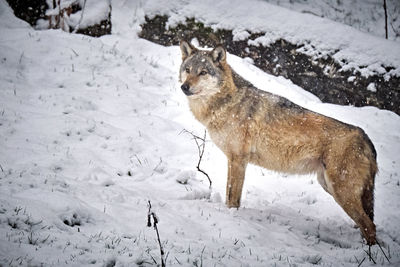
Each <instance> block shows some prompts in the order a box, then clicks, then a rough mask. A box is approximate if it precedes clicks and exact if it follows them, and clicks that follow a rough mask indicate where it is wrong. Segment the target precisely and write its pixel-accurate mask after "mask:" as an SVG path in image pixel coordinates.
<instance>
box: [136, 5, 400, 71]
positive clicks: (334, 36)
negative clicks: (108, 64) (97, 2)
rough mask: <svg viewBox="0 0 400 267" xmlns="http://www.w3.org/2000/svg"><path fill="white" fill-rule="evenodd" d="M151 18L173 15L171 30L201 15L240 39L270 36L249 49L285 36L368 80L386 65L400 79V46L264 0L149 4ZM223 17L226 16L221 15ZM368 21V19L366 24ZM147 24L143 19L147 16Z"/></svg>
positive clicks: (170, 16) (146, 11)
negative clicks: (248, 35) (247, 33)
mask: <svg viewBox="0 0 400 267" xmlns="http://www.w3.org/2000/svg"><path fill="white" fill-rule="evenodd" d="M143 9H144V10H145V13H146V14H147V15H149V16H150V17H151V16H155V15H159V14H165V15H168V16H169V19H168V23H167V25H166V27H167V28H168V27H171V26H176V25H177V24H178V23H180V22H184V21H185V20H186V18H192V17H195V18H196V19H197V20H198V21H200V22H203V23H204V24H205V25H208V26H210V27H212V28H213V29H215V30H216V29H239V30H236V31H235V32H234V33H235V35H234V37H233V38H234V39H235V40H241V39H242V38H243V31H245V30H247V31H250V32H253V33H259V32H265V33H266V34H265V35H264V36H261V37H258V38H257V39H255V40H249V41H248V44H249V45H259V44H261V45H264V46H267V45H269V44H271V43H273V42H275V41H277V40H279V39H281V38H284V39H285V40H287V41H289V42H291V43H294V44H297V45H303V47H301V48H300V50H299V51H301V52H303V53H305V54H308V55H310V56H313V57H324V56H326V55H330V56H332V57H333V58H334V59H335V60H336V61H337V62H338V63H339V64H340V65H341V66H342V69H341V70H343V71H347V70H352V71H355V72H360V73H361V74H362V75H363V76H366V77H368V76H370V75H374V74H382V70H384V69H383V67H382V66H390V67H393V68H394V69H392V70H391V71H390V72H389V73H388V75H389V76H390V77H391V76H397V77H398V76H399V75H400V43H399V42H395V41H391V40H385V39H383V38H380V37H377V36H373V35H370V34H367V33H365V32H361V31H359V30H357V29H355V28H352V27H350V26H347V25H343V24H340V23H337V22H334V21H332V20H329V19H327V18H320V17H317V16H315V15H312V14H309V13H299V12H296V11H293V10H289V9H286V8H283V7H280V6H275V5H272V4H269V3H266V2H265V1H261V0H249V1H241V0H232V1H228V0H221V1H218V3H215V1H214V0H204V1H186V0H172V1H169V2H168V6H166V5H165V4H164V1H162V0H151V1H146V2H145V3H144V4H143ZM221 13H223V14H224V15H223V16H221ZM367 19H368V17H367V16H365V20H367ZM142 21H143V18H142Z"/></svg>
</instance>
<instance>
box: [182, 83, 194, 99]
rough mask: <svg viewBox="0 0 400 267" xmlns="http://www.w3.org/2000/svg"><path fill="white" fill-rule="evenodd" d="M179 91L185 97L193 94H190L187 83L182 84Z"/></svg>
mask: <svg viewBox="0 0 400 267" xmlns="http://www.w3.org/2000/svg"><path fill="white" fill-rule="evenodd" d="M181 89H182V91H183V92H184V93H185V95H187V96H189V95H193V93H192V92H190V86H189V85H188V84H187V83H184V84H182V86H181Z"/></svg>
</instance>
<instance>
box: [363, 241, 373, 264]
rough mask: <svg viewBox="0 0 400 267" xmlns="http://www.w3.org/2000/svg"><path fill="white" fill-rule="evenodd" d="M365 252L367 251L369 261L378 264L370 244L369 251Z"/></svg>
mask: <svg viewBox="0 0 400 267" xmlns="http://www.w3.org/2000/svg"><path fill="white" fill-rule="evenodd" d="M364 251H365V253H367V255H368V258H369V261H372V262H373V263H374V264H376V261H375V260H374V258H373V257H372V253H371V246H370V245H368V251H367V250H364Z"/></svg>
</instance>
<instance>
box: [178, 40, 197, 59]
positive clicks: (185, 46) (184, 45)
mask: <svg viewBox="0 0 400 267" xmlns="http://www.w3.org/2000/svg"><path fill="white" fill-rule="evenodd" d="M180 47H181V52H182V60H184V59H185V58H187V57H188V56H190V55H191V54H193V52H194V51H195V50H196V48H195V47H194V46H192V45H191V44H190V43H188V42H186V41H184V40H182V41H181V43H180Z"/></svg>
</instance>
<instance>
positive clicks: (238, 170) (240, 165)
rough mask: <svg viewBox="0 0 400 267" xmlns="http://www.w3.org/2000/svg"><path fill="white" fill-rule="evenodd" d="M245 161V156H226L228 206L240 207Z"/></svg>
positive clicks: (246, 161)
mask: <svg viewBox="0 0 400 267" xmlns="http://www.w3.org/2000/svg"><path fill="white" fill-rule="evenodd" d="M247 163H248V160H247V157H243V156H231V157H229V158H228V181H227V184H226V205H227V206H228V208H239V207H240V198H241V196H242V188H243V182H244V175H245V173H246V166H247Z"/></svg>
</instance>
